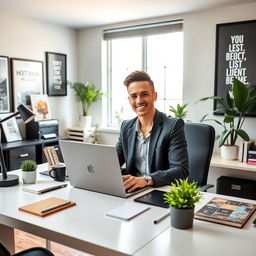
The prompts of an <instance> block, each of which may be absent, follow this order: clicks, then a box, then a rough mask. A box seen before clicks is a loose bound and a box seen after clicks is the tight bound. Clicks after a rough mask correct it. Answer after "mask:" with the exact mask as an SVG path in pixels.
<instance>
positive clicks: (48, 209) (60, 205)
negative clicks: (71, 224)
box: [41, 201, 71, 213]
mask: <svg viewBox="0 0 256 256" xmlns="http://www.w3.org/2000/svg"><path fill="white" fill-rule="evenodd" d="M70 203H71V201H67V202H65V203H62V204H57V205H54V206H51V207H49V208H45V209H43V210H41V213H45V212H49V211H51V210H54V209H57V208H59V207H62V206H65V205H67V204H70Z"/></svg>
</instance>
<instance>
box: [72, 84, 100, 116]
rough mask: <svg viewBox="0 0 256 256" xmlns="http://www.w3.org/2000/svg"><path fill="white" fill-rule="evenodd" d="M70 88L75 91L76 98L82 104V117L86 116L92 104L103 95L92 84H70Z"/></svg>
mask: <svg viewBox="0 0 256 256" xmlns="http://www.w3.org/2000/svg"><path fill="white" fill-rule="evenodd" d="M69 85H70V87H71V88H72V89H73V90H74V91H75V93H76V96H77V97H78V99H79V100H80V101H81V102H82V107H83V115H84V116H87V115H88V111H89V108H90V106H91V104H92V103H94V102H95V101H97V100H98V99H100V97H101V96H102V95H103V93H102V91H101V90H100V89H97V88H96V87H95V86H94V85H93V84H91V83H89V82H86V83H71V82H69Z"/></svg>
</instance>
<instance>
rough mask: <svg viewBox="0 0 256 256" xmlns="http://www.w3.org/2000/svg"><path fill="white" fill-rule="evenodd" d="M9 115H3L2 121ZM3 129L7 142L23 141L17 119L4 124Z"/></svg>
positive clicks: (13, 118) (11, 119)
mask: <svg viewBox="0 0 256 256" xmlns="http://www.w3.org/2000/svg"><path fill="white" fill-rule="evenodd" d="M6 116H7V115H6V114H5V115H1V119H2V118H5V117H6ZM2 128H3V131H4V137H5V140H6V142H12V141H18V140H22V137H21V134H20V130H19V127H18V124H17V121H16V118H15V117H12V118H10V119H9V120H7V121H5V122H3V123H2Z"/></svg>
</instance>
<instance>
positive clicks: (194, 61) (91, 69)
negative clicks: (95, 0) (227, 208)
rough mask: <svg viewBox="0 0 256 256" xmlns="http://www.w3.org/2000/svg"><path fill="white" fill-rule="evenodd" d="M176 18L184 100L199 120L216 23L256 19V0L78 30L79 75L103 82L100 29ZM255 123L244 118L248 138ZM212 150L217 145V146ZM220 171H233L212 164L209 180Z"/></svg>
mask: <svg viewBox="0 0 256 256" xmlns="http://www.w3.org/2000/svg"><path fill="white" fill-rule="evenodd" d="M179 18H182V19H184V80H183V85H184V92H183V99H184V103H189V107H188V112H189V119H190V120H193V121H199V120H200V118H201V117H202V116H203V115H204V114H207V113H211V112H212V108H213V107H212V106H213V104H212V102H207V103H198V104H196V105H195V104H194V103H195V102H196V101H198V100H199V99H200V98H203V97H206V96H211V95H213V94H214V69H215V36H216V24H219V23H226V22H235V21H244V20H252V19H256V3H253V4H244V5H237V6H232V7H223V8H218V9H212V10H208V11H200V12H194V13H188V14H180V15H175V16H169V17H161V18H159V19H149V20H143V21H137V22H136V21H134V22H131V23H122V24H114V25H111V26H102V27H96V28H90V29H82V30H79V36H78V45H79V59H78V60H79V67H80V69H79V79H88V80H90V81H94V82H95V83H96V81H97V85H98V86H100V84H102V83H103V82H104V81H101V79H100V73H101V64H102V63H101V62H100V57H101V44H100V41H101V40H102V30H103V29H106V28H111V27H119V26H126V25H133V24H136V23H142V24H143V23H146V22H156V21H162V20H172V19H179ZM84 67H87V70H81V68H84ZM97 108H98V109H97V110H96V111H95V115H100V114H101V104H100V103H97ZM94 118H95V119H97V120H100V118H101V117H100V116H94ZM217 119H221V117H217ZM255 124H256V118H247V120H246V122H245V124H244V129H245V130H246V131H247V132H248V134H249V135H250V137H251V138H256V129H255ZM213 125H214V124H213ZM214 126H215V125H214ZM215 128H216V133H217V134H218V133H219V132H220V129H219V127H215ZM109 135H110V134H109V133H107V132H102V133H101V140H102V142H104V143H108V144H115V143H116V141H117V136H118V133H116V134H113V133H111V136H109ZM215 150H218V148H217V147H216V149H215ZM220 175H232V170H227V169H221V168H211V169H210V174H209V178H208V180H209V183H211V184H216V178H217V177H218V176H220ZM234 176H236V177H246V178H252V179H255V174H254V173H253V172H248V173H247V172H246V173H245V172H237V171H236V172H235V173H234Z"/></svg>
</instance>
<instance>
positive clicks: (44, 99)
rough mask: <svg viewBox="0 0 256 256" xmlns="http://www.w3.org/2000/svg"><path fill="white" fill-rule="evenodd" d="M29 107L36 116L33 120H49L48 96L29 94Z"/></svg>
mask: <svg viewBox="0 0 256 256" xmlns="http://www.w3.org/2000/svg"><path fill="white" fill-rule="evenodd" d="M30 98H31V106H32V110H33V112H34V113H35V114H36V117H35V120H36V121H38V120H46V119H51V113H50V107H49V102H48V96H47V95H46V94H31V95H30Z"/></svg>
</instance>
